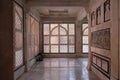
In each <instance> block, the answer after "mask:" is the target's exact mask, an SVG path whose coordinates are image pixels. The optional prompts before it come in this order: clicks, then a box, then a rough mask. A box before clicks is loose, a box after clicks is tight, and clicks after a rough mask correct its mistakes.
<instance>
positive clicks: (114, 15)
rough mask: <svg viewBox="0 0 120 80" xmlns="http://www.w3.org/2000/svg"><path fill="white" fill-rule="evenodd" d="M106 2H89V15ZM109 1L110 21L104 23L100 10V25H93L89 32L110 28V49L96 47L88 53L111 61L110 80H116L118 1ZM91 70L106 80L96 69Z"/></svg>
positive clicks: (96, 0) (101, 0) (102, 0)
mask: <svg viewBox="0 0 120 80" xmlns="http://www.w3.org/2000/svg"><path fill="white" fill-rule="evenodd" d="M105 1H106V0H99V1H98V0H91V2H90V13H91V12H92V11H96V9H97V8H98V7H99V6H101V8H102V9H103V8H104V2H105ZM110 1H111V12H110V14H111V21H108V22H104V21H103V20H104V17H103V16H104V14H103V10H102V14H101V15H102V23H101V24H100V25H95V26H94V27H91V29H90V31H91V32H94V31H98V30H102V29H106V28H110V29H111V31H110V34H111V49H110V50H105V49H100V48H96V47H90V52H95V53H97V54H100V55H103V56H106V57H108V58H110V59H111V73H110V74H111V75H110V78H111V80H117V79H118V72H119V71H118V69H119V68H118V53H119V52H118V50H119V49H118V48H119V45H118V43H119V41H118V38H119V36H118V32H119V31H118V9H119V8H118V0H110ZM92 70H93V71H94V72H95V73H96V74H97V75H99V77H101V78H102V80H107V79H106V78H105V77H104V75H103V74H102V73H100V72H99V71H97V70H96V69H94V68H92Z"/></svg>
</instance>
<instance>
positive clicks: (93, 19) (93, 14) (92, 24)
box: [91, 11, 95, 27]
mask: <svg viewBox="0 0 120 80" xmlns="http://www.w3.org/2000/svg"><path fill="white" fill-rule="evenodd" d="M91 26H92V27H93V26H95V11H93V12H92V13H91Z"/></svg>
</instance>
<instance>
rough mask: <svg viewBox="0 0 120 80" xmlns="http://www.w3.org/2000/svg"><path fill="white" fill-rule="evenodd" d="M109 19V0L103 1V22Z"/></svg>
mask: <svg viewBox="0 0 120 80" xmlns="http://www.w3.org/2000/svg"><path fill="white" fill-rule="evenodd" d="M107 21H110V0H106V1H105V3H104V22H107Z"/></svg>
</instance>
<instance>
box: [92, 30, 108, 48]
mask: <svg viewBox="0 0 120 80" xmlns="http://www.w3.org/2000/svg"><path fill="white" fill-rule="evenodd" d="M91 43H92V46H93V47H97V48H102V49H106V50H110V28H107V29H103V30H99V31H95V32H92V39H91Z"/></svg>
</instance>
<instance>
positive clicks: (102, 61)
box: [92, 52, 111, 78]
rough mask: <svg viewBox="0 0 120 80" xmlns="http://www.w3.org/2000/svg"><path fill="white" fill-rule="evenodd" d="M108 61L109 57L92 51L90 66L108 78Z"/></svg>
mask: <svg viewBox="0 0 120 80" xmlns="http://www.w3.org/2000/svg"><path fill="white" fill-rule="evenodd" d="M110 62H111V60H110V58H108V57H106V56H103V55H99V54H97V53H94V52H92V66H93V67H94V68H96V69H97V70H99V71H100V72H101V73H102V74H103V75H105V76H106V77H108V78H110V68H111V67H110V65H111V64H110Z"/></svg>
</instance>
